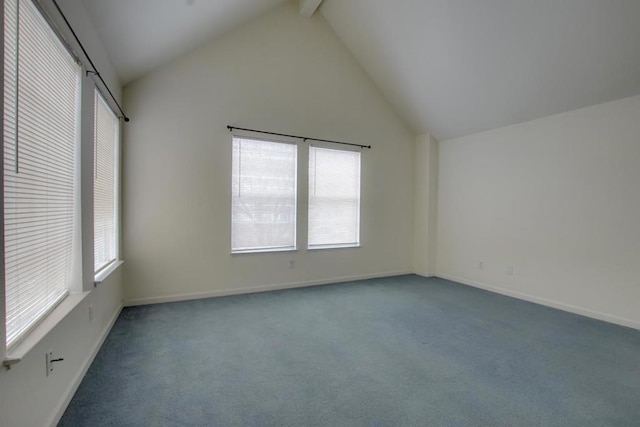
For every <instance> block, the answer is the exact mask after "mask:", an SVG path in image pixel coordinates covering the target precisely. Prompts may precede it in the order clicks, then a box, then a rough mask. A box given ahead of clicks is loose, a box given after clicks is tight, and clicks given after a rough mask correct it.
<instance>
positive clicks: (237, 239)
mask: <svg viewBox="0 0 640 427" xmlns="http://www.w3.org/2000/svg"><path fill="white" fill-rule="evenodd" d="M296 162H297V147H296V146H295V145H293V144H284V143H279V142H270V141H261V140H254V139H247V138H233V166H232V200H231V205H232V215H231V216H232V226H231V250H232V252H255V251H269V250H291V249H295V245H296V243H295V242H296V170H297V166H296Z"/></svg>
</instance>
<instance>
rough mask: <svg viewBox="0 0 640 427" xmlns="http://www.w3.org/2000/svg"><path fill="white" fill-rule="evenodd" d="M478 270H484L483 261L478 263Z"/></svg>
mask: <svg viewBox="0 0 640 427" xmlns="http://www.w3.org/2000/svg"><path fill="white" fill-rule="evenodd" d="M478 270H484V261H478Z"/></svg>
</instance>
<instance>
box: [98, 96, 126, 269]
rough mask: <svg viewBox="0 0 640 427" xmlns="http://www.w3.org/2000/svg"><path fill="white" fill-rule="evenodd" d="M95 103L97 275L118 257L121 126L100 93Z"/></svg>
mask: <svg viewBox="0 0 640 427" xmlns="http://www.w3.org/2000/svg"><path fill="white" fill-rule="evenodd" d="M94 103H95V105H94V118H95V124H94V150H95V174H94V181H93V222H94V227H93V233H94V235H93V239H94V240H93V249H94V269H95V272H96V273H97V272H99V271H100V270H102V269H103V268H105V267H106V266H108V265H109V264H111V263H112V262H113V261H115V260H116V257H117V244H118V242H117V230H116V227H117V218H118V216H117V204H116V200H117V198H116V184H117V182H116V177H117V169H116V167H117V159H116V156H117V147H118V133H119V126H120V122H119V120H118V117H117V116H116V115H115V114H114V113H113V110H111V108H109V105H108V104H107V103H106V101H105V100H104V98H103V97H102V95H100V93H99V92H98V91H97V90H96V92H95V101H94Z"/></svg>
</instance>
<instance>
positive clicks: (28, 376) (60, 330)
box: [0, 0, 122, 427]
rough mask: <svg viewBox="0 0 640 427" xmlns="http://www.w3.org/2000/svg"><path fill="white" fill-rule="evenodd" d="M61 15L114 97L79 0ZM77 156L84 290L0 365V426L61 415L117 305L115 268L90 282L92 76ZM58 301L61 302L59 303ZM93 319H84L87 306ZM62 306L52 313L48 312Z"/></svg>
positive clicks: (64, 4)
mask: <svg viewBox="0 0 640 427" xmlns="http://www.w3.org/2000/svg"><path fill="white" fill-rule="evenodd" d="M42 3H43V6H44V7H45V8H46V10H47V11H49V12H50V15H51V16H52V17H53V18H54V19H55V21H56V23H57V25H58V27H59V28H60V29H61V30H62V31H63V33H64V34H65V37H67V39H68V40H69V43H70V45H71V46H74V48H75V50H76V51H79V49H77V47H76V46H75V43H74V42H73V39H72V37H71V35H70V34H69V32H68V31H67V30H66V28H65V26H64V22H63V21H62V20H61V19H60V17H59V15H58V14H57V12H56V11H55V9H54V8H53V5H52V2H51V1H50V0H45V1H43V2H42ZM58 3H59V4H60V7H61V8H62V9H63V11H64V12H65V14H66V15H67V18H68V19H69V21H70V22H71V23H72V25H73V27H74V29H75V30H76V33H77V34H78V36H79V37H80V40H81V41H82V42H83V44H84V45H85V47H86V48H87V51H88V52H89V54H90V55H91V57H92V59H93V61H94V62H95V64H96V66H97V67H98V69H99V70H100V72H101V73H102V76H103V78H104V79H105V80H106V81H107V82H108V83H109V85H110V87H111V89H112V91H114V93H115V94H116V96H119V95H120V85H119V82H118V80H117V78H116V74H115V72H114V70H113V68H112V67H111V65H110V63H109V60H108V58H107V55H106V53H105V51H104V49H103V47H102V45H101V43H100V41H99V39H98V37H97V35H96V34H95V32H94V30H93V26H92V24H91V22H90V21H89V18H88V15H87V14H86V11H85V10H84V6H83V5H82V2H81V1H79V0H59V1H58ZM82 89H83V92H84V93H83V109H82V131H81V137H82V157H83V159H84V160H85V162H86V161H87V159H88V162H87V163H85V164H87V165H89V168H85V169H84V170H83V171H82V173H83V174H82V187H83V188H82V196H83V200H82V205H83V212H82V216H83V221H84V224H83V226H82V229H83V235H82V240H83V253H82V261H83V266H82V268H83V274H82V280H83V288H84V289H85V290H89V294H88V295H87V296H86V297H85V298H84V299H83V300H82V301H81V302H80V303H79V304H78V305H76V306H75V308H73V309H72V310H71V311H70V312H68V313H67V314H66V315H65V316H63V318H62V320H60V322H59V323H57V325H56V326H54V327H53V328H47V327H44V326H46V325H48V324H52V323H54V322H44V325H43V327H42V328H39V329H37V330H36V332H34V333H37V332H38V331H39V330H42V329H46V330H48V333H46V334H45V335H44V337H43V338H42V339H41V340H40V341H39V342H38V344H36V345H35V346H34V347H33V348H31V350H30V351H29V352H28V353H27V354H26V355H24V357H23V359H22V360H21V361H20V362H19V363H17V364H15V365H13V366H12V368H11V370H6V369H5V368H4V367H0V425H1V426H3V427H4V426H7V427H14V426H16V427H22V426H29V427H31V426H34V427H35V426H45V425H52V424H55V423H56V422H57V420H58V418H59V417H60V416H61V415H62V413H63V411H64V409H65V408H66V405H67V404H68V402H69V400H70V398H71V396H72V394H73V392H74V391H75V389H76V387H77V386H78V385H79V383H80V380H81V379H82V376H83V375H84V372H85V371H86V369H87V368H88V367H89V364H90V363H91V361H92V360H93V357H94V356H95V353H96V351H97V350H98V348H99V346H100V344H101V343H102V340H103V339H104V337H105V336H106V334H107V333H108V331H109V330H110V328H111V325H112V323H113V321H114V320H115V318H116V316H117V315H118V313H119V311H120V308H121V306H122V295H121V291H122V287H121V272H120V271H115V272H114V273H113V274H112V275H111V276H109V278H108V279H107V280H106V281H105V282H103V283H102V284H100V285H99V286H98V287H97V288H95V289H94V287H93V216H92V206H93V199H92V195H91V187H92V180H93V178H92V177H93V174H92V169H91V168H92V164H93V161H92V159H93V151H92V150H93V80H92V78H91V77H88V78H87V77H85V78H84V79H83V83H82ZM63 305H64V303H63ZM90 306H91V307H92V310H93V320H92V321H91V322H90V321H89V307H90ZM60 311H63V310H58V311H56V312H54V314H53V315H52V317H55V316H57V315H58V313H59V312H60ZM50 349H51V350H53V351H54V353H55V355H56V356H57V357H63V358H64V361H63V362H59V363H58V364H56V367H55V370H54V372H53V375H51V376H49V377H47V375H46V372H45V352H47V351H48V350H50Z"/></svg>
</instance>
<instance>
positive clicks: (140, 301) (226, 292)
mask: <svg viewBox="0 0 640 427" xmlns="http://www.w3.org/2000/svg"><path fill="white" fill-rule="evenodd" d="M405 274H412V273H411V271H408V270H405V271H392V272H388V273H376V274H363V275H357V276H343V277H335V278H332V279H322V280H311V281H308V282H295V283H286V284H280V285H266V286H255V287H251V288H237V289H221V290H217V291H208V292H196V293H189V294H174V295H167V296H162V297H150V298H134V299H130V300H125V301H124V306H125V307H131V306H136V305H147V304H160V303H165V302H178V301H188V300H194V299H202V298H213V297H225V296H230V295H242V294H252V293H256V292H267V291H276V290H282V289H295V288H305V287H309V286H319V285H329V284H332V283H340V282H353V281H356V280H365V279H376V278H380V277H390V276H402V275H405Z"/></svg>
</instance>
